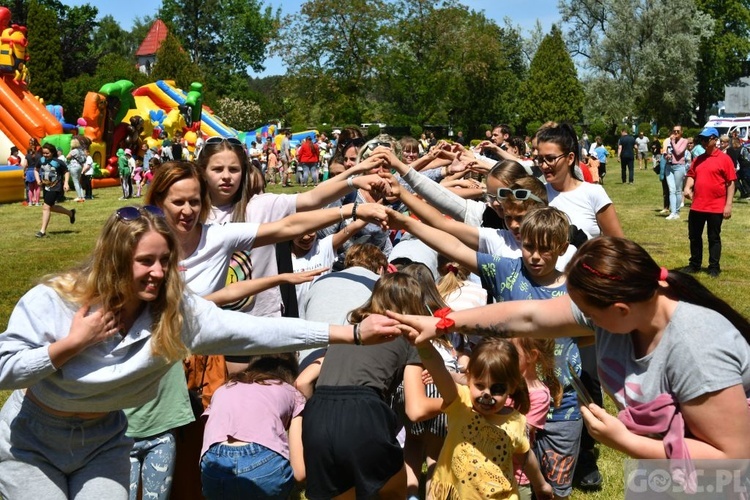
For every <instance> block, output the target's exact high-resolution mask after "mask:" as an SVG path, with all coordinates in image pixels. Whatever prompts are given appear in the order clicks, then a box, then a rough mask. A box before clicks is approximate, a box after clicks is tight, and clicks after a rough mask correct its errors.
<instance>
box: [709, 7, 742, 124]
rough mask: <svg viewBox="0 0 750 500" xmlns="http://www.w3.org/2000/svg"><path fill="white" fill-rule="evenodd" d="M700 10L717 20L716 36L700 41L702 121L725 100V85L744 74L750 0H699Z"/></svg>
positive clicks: (714, 30)
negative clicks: (715, 105)
mask: <svg viewBox="0 0 750 500" xmlns="http://www.w3.org/2000/svg"><path fill="white" fill-rule="evenodd" d="M696 4H697V5H698V9H700V10H701V11H702V12H705V13H706V14H709V15H710V16H711V17H712V18H713V19H714V21H713V35H712V36H711V37H709V38H706V39H704V40H703V41H702V42H701V44H700V58H699V59H698V68H697V75H698V93H697V96H696V102H697V107H698V111H697V115H698V117H697V118H698V124H701V125H702V124H703V123H705V121H706V120H707V118H708V116H707V115H708V110H709V109H710V108H711V106H713V105H714V104H715V103H717V102H718V101H720V100H723V99H724V86H725V85H729V84H730V83H732V82H734V81H735V80H737V79H738V78H740V77H742V76H747V73H746V70H745V67H746V64H747V59H748V55H750V1H748V0H696Z"/></svg>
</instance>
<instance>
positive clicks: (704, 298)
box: [391, 236, 750, 459]
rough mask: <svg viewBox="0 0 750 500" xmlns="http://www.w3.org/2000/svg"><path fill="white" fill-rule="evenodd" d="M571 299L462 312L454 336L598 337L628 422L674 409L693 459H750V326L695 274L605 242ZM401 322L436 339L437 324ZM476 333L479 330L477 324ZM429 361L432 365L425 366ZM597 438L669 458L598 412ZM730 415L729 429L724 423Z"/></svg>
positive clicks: (579, 259) (577, 264) (586, 413)
mask: <svg viewBox="0 0 750 500" xmlns="http://www.w3.org/2000/svg"><path fill="white" fill-rule="evenodd" d="M568 293H569V294H568V295H566V296H562V297H557V298H553V299H550V300H548V301H545V302H544V304H543V305H541V304H539V303H538V302H536V303H535V302H530V301H526V302H524V301H521V302H514V303H512V304H510V303H508V304H493V305H491V306H486V307H483V308H480V309H475V310H472V311H463V312H454V313H451V314H449V315H448V317H447V319H449V320H452V321H454V322H455V327H454V328H455V329H458V330H459V331H462V332H474V333H479V334H483V335H507V332H513V333H514V334H515V335H522V336H539V337H544V336H546V337H558V336H584V335H592V331H593V335H594V336H595V339H596V354H597V358H598V360H599V369H600V370H601V373H602V374H603V377H602V381H603V385H604V388H605V390H606V392H607V393H608V394H609V395H610V396H611V397H612V398H613V400H614V401H615V404H616V405H617V407H618V408H620V409H622V410H628V413H629V414H631V415H632V414H633V413H637V410H638V409H647V408H648V407H649V406H648V405H654V404H655V403H656V404H658V403H660V402H664V401H673V405H677V406H673V409H674V410H675V411H677V412H679V413H680V414H681V416H682V419H683V420H684V423H685V430H684V434H683V435H682V436H678V438H679V437H682V438H684V441H682V443H683V447H682V448H683V449H684V450H687V451H688V453H689V455H690V457H692V458H693V459H700V458H727V459H732V458H748V456H749V455H748V450H750V417H748V404H747V398H748V397H749V396H750V344H749V342H750V323H748V321H747V320H746V319H745V318H744V317H742V315H741V314H739V313H738V312H737V311H735V310H734V309H732V308H731V307H730V306H729V305H728V304H727V303H726V302H724V301H723V300H721V299H720V298H718V297H716V296H715V295H713V294H712V293H711V292H710V291H708V290H707V289H706V288H705V287H704V286H703V285H701V284H700V282H699V281H697V280H696V279H694V278H693V277H692V276H690V275H687V274H684V273H680V272H675V271H668V270H667V269H666V268H663V267H660V266H659V265H658V264H657V263H656V262H655V261H654V260H653V258H651V256H650V255H649V254H648V253H647V252H646V250H644V249H643V248H642V247H641V246H639V245H638V244H636V243H634V242H632V241H629V240H626V239H624V238H614V237H610V236H601V237H599V238H595V239H593V240H589V241H588V242H586V243H585V244H584V245H582V246H581V248H580V249H579V250H578V253H577V254H576V256H575V258H574V259H573V260H572V261H571V262H570V264H568ZM391 316H393V317H394V318H400V319H401V320H403V321H405V322H407V323H408V324H410V325H411V326H412V327H413V328H415V329H416V330H418V331H419V332H421V334H420V336H419V340H420V341H424V340H425V339H428V338H432V337H433V336H434V335H435V333H436V327H435V323H436V320H435V319H434V318H416V317H411V318H408V317H405V316H402V315H398V314H393V315H391ZM469 325H471V326H469ZM423 361H424V359H423ZM581 412H582V413H583V417H584V421H585V423H586V426H587V427H588V429H589V431H590V432H591V434H592V436H594V437H595V438H596V439H597V440H599V441H600V442H602V443H604V444H605V445H607V446H610V447H612V448H614V449H616V450H620V451H622V452H623V453H625V454H626V455H629V456H631V457H635V458H657V459H664V458H668V457H667V453H669V451H668V450H672V449H673V448H672V447H669V448H668V449H666V448H665V446H664V442H663V438H662V437H661V435H658V434H653V433H649V434H648V435H642V434H640V433H638V432H635V431H634V430H631V428H629V427H626V426H625V424H623V422H622V421H620V420H619V419H618V418H616V417H614V416H612V415H609V414H607V412H606V411H605V410H604V409H603V408H602V407H600V406H599V405H596V404H591V405H588V406H585V407H582V408H581ZM717 415H721V420H722V422H723V425H721V426H718V425H716V418H717Z"/></svg>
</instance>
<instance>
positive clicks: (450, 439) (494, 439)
mask: <svg viewBox="0 0 750 500" xmlns="http://www.w3.org/2000/svg"><path fill="white" fill-rule="evenodd" d="M457 387H458V397H457V398H456V400H455V401H453V403H451V405H450V406H449V407H448V408H446V409H445V414H446V415H447V416H448V436H447V437H446V438H445V443H444V444H443V449H442V451H441V452H440V457H439V458H438V462H437V465H436V467H435V475H434V476H433V478H432V485H431V487H430V494H429V497H428V498H430V499H433V500H445V499H451V500H453V499H456V500H459V499H460V500H471V499H483V498H504V499H512V500H517V499H518V485H517V484H516V481H515V479H514V477H513V454H515V453H526V452H527V451H529V440H528V438H527V437H526V417H524V416H523V415H521V414H520V413H518V412H517V411H515V410H513V411H512V412H510V413H505V414H497V415H492V416H490V417H485V416H482V415H480V414H479V413H476V412H475V411H474V410H473V409H472V404H471V395H470V392H469V388H468V387H466V386H464V385H458V386H457Z"/></svg>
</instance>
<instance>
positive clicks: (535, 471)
mask: <svg viewBox="0 0 750 500" xmlns="http://www.w3.org/2000/svg"><path fill="white" fill-rule="evenodd" d="M523 471H524V472H525V473H526V477H528V478H529V481H530V482H531V488H532V489H533V490H534V495H536V498H539V499H545V498H550V499H551V498H554V496H555V492H554V491H553V490H552V486H550V485H549V483H547V480H546V479H545V478H544V474H542V470H541V469H540V468H539V461H538V460H537V459H536V455H534V453H533V452H532V451H531V450H529V451H527V452H526V464H525V465H524V468H523Z"/></svg>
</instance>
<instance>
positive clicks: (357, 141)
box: [341, 137, 365, 151]
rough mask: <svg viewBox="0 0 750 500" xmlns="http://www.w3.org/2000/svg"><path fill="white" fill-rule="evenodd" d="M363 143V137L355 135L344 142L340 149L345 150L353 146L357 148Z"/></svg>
mask: <svg viewBox="0 0 750 500" xmlns="http://www.w3.org/2000/svg"><path fill="white" fill-rule="evenodd" d="M364 144H365V139H364V138H363V137H355V138H354V139H349V140H348V141H346V142H345V143H344V146H343V147H342V149H341V150H342V151H346V150H347V149H349V148H350V147H352V146H354V147H356V148H357V149H359V148H361V147H362V146H364Z"/></svg>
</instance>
